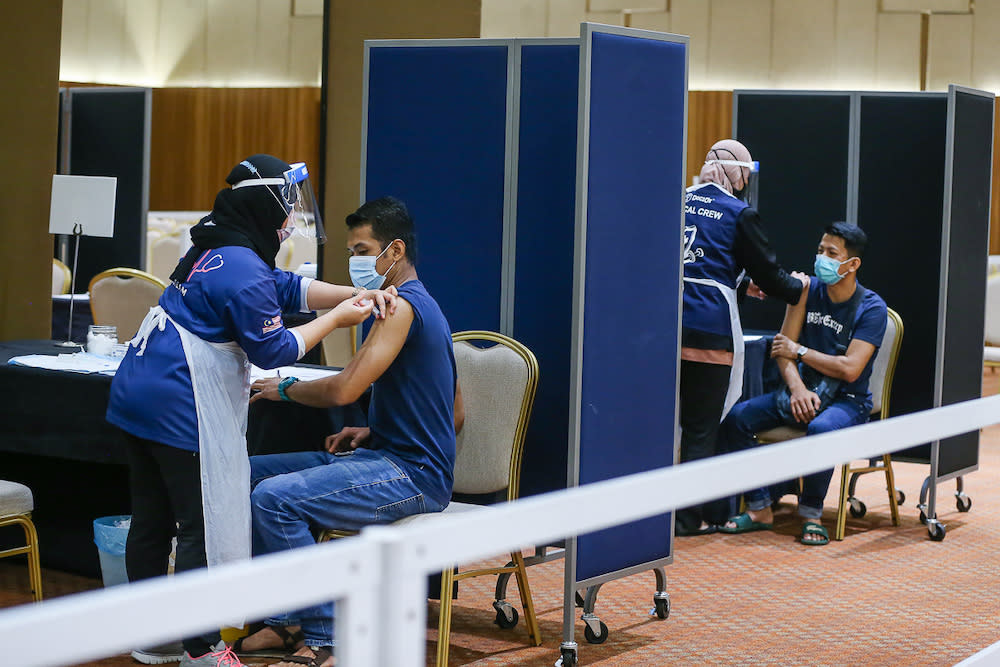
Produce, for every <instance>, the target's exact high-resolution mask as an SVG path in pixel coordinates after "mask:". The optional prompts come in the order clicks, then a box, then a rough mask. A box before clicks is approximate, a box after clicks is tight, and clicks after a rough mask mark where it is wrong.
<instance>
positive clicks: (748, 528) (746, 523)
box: [719, 512, 774, 535]
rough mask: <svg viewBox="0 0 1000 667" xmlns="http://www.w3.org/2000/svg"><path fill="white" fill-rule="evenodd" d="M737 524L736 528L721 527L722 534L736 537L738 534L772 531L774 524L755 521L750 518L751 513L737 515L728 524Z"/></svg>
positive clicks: (730, 518)
mask: <svg viewBox="0 0 1000 667" xmlns="http://www.w3.org/2000/svg"><path fill="white" fill-rule="evenodd" d="M730 522H732V523H735V524H736V526H735V527H732V528H730V527H728V526H726V525H725V524H722V525H721V526H719V532H720V533H729V534H730V535H735V534H736V533H751V532H753V531H755V530H771V528H772V527H773V525H774V524H770V523H764V522H763V521H754V520H753V519H752V518H751V517H750V513H749V512H744V513H743V514H737V515H736V516H733V517H729V521H727V522H726V523H730Z"/></svg>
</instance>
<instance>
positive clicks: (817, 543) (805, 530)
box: [801, 521, 830, 547]
mask: <svg viewBox="0 0 1000 667" xmlns="http://www.w3.org/2000/svg"><path fill="white" fill-rule="evenodd" d="M806 535H819V537H820V538H821V539H818V540H807V539H806ZM801 542H802V544H804V545H806V546H807V547H821V546H823V545H824V544H829V543H830V533H828V532H826V528H824V527H823V526H822V525H820V524H818V523H816V522H815V521H806V522H805V523H804V524H802V539H801Z"/></svg>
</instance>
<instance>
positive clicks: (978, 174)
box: [931, 86, 994, 480]
mask: <svg viewBox="0 0 1000 667" xmlns="http://www.w3.org/2000/svg"><path fill="white" fill-rule="evenodd" d="M993 105H994V100H993V94H992V93H988V92H985V91H981V90H973V89H969V88H962V87H959V86H950V87H949V89H948V139H947V144H946V146H947V153H946V154H945V165H946V166H945V169H946V172H945V201H944V215H945V220H946V228H947V229H948V236H947V242H946V250H945V253H943V256H944V257H945V258H946V259H943V261H945V262H946V267H945V270H946V281H947V282H946V285H947V287H946V289H945V291H944V294H943V295H942V297H943V299H944V301H945V303H944V308H942V309H941V312H942V315H943V317H947V316H948V315H949V314H956V313H961V317H962V325H961V326H953V327H948V328H947V334H946V335H944V336H943V340H942V341H941V343H940V345H941V349H942V357H943V358H945V359H947V360H948V363H947V364H942V365H941V367H940V369H939V377H938V396H937V401H936V405H951V404H952V403H958V402H961V401H967V400H970V399H973V398H979V396H980V395H981V391H982V385H981V381H982V379H981V370H982V367H983V342H982V341H983V333H982V332H983V329H984V326H985V321H984V320H985V311H984V308H983V304H985V303H986V282H985V281H984V280H983V276H984V275H986V256H985V255H986V253H985V250H984V249H985V248H987V247H989V229H990V193H991V187H992V170H993V109H994V108H993ZM931 461H932V464H931V465H932V466H933V467H932V477H934V478H936V479H938V480H942V479H947V478H949V477H954V476H956V475H961V474H965V473H966V472H970V471H972V470H976V469H978V467H979V431H978V430H977V431H973V432H971V433H964V434H961V435H957V436H954V437H951V438H946V439H944V440H942V441H941V442H940V443H939V451H938V455H937V456H932V457H931ZM935 462H936V465H935Z"/></svg>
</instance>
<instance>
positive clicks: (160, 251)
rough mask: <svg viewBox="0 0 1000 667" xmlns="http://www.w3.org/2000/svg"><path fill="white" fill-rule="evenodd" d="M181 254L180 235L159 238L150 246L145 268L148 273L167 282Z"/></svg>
mask: <svg viewBox="0 0 1000 667" xmlns="http://www.w3.org/2000/svg"><path fill="white" fill-rule="evenodd" d="M182 254H183V253H181V237H180V234H176V233H175V234H170V235H168V236H161V237H160V238H158V239H156V240H155V241H153V243H152V245H151V246H150V248H149V257H148V258H147V260H146V266H148V267H149V272H150V273H152V274H153V275H154V276H156V277H157V278H159V279H160V280H162V281H163V282H167V281H169V280H170V274H171V273H173V272H174V269H175V268H176V267H177V262H179V261H180V259H181V255H182Z"/></svg>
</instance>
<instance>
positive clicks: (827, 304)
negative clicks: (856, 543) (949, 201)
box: [719, 222, 887, 545]
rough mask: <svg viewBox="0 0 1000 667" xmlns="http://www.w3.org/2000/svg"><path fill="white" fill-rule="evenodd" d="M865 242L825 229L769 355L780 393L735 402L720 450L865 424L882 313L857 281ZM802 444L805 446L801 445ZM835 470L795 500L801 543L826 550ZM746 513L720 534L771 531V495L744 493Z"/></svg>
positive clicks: (806, 484)
mask: <svg viewBox="0 0 1000 667" xmlns="http://www.w3.org/2000/svg"><path fill="white" fill-rule="evenodd" d="M866 244H867V236H866V235H865V233H864V232H863V231H862V230H861V228H860V227H857V226H855V225H849V224H847V223H846V222H836V223H833V224H832V225H830V226H828V227H827V228H826V233H824V234H823V238H822V239H821V240H820V243H819V247H818V249H817V254H816V263H815V270H816V277H814V278H812V280H811V282H810V285H809V287H808V288H805V289H804V290H803V294H804V296H805V297H806V298H804V299H800V300H799V303H798V304H796V305H794V306H789V307H788V308H787V310H786V311H785V321H784V322H783V323H782V325H781V333H779V334H778V335H776V336H775V337H774V342H773V344H772V347H771V356H772V357H773V358H774V359H775V362H776V363H777V365H778V370H779V371H780V373H781V377H782V379H783V380H784V382H785V388H783V389H780V390H778V391H775V392H772V393H770V394H764V395H762V396H757V397H755V398H752V399H750V400H747V401H743V402H742V403H738V404H737V405H736V406H735V407H734V408H733V410H732V411H731V412H730V413H729V416H728V417H727V418H726V420H725V421H724V422H723V425H722V428H721V431H720V442H719V448H720V449H722V450H724V451H740V450H743V449H749V448H750V447H755V446H757V444H758V443H757V441H756V437H755V436H756V434H757V433H759V432H761V431H765V430H767V429H770V428H774V427H776V426H780V425H782V424H797V425H799V426H805V429H806V434H807V435H812V434H814V433H825V432H828V431H834V430H837V429H841V428H846V427H848V426H853V425H855V424H862V423H864V422H866V421H867V420H868V417H869V415H870V414H871V409H872V395H871V391H869V388H868V380H869V378H870V377H871V373H872V362H873V361H874V359H875V353H876V352H877V351H878V348H879V346H880V345H881V344H882V338H883V337H884V336H885V328H886V318H887V311H886V305H885V302H884V301H883V300H882V298H881V297H880V296H879V295H878V294H876V293H875V292H872V291H871V290H868V289H865V288H864V287H862V286H861V284H860V283H859V282H858V279H857V275H858V269H859V268H860V266H861V257H862V255H863V254H864V250H865V245H866ZM803 444H805V443H803ZM832 476H833V470H825V471H822V472H818V473H814V474H812V475H806V476H805V478H804V479H803V485H802V495H801V496H800V497H799V515H800V516H802V517H803V519H805V522H804V524H803V528H802V543H803V544H807V545H822V544H827V543H828V542H829V541H830V539H829V535H828V534H827V531H826V529H825V528H823V526H822V524H821V523H820V517H821V516H822V515H823V500H824V498H825V497H826V492H827V488H828V487H829V486H830V479H831V477H832ZM745 497H746V501H747V511H746V512H744V513H743V514H740V515H737V516H734V517H733V518H731V519H730V520H729V521H728V522H727V523H726V524H725V525H724V526H722V527H721V528H720V530H721V531H722V532H724V533H744V532H748V531H752V530H764V529H768V528H770V527H771V523H772V520H773V515H772V512H771V497H770V494H769V491H768V489H766V488H764V489H754V490H753V491H750V492H748V493H747V494H746V496H745Z"/></svg>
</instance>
